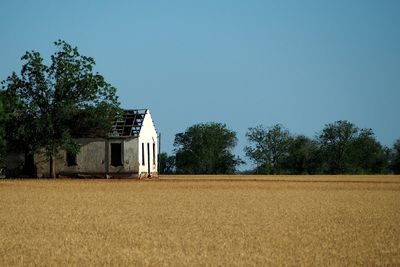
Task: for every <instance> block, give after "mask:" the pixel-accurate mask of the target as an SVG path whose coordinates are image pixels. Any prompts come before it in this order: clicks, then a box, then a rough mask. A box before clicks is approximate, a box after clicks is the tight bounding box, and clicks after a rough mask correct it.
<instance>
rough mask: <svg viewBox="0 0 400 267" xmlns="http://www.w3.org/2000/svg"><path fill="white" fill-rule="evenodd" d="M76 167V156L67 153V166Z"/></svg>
mask: <svg viewBox="0 0 400 267" xmlns="http://www.w3.org/2000/svg"><path fill="white" fill-rule="evenodd" d="M75 165H78V164H77V163H76V154H74V153H71V152H68V151H67V166H68V167H69V166H75Z"/></svg>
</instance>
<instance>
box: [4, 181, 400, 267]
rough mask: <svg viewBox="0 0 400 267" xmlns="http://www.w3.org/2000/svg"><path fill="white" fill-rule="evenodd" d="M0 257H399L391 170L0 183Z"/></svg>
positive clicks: (79, 261)
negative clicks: (385, 172)
mask: <svg viewBox="0 0 400 267" xmlns="http://www.w3.org/2000/svg"><path fill="white" fill-rule="evenodd" d="M0 196H1V204H0V236H1V237H2V238H1V239H0V265H2V266H9V265H13V266H15V265H73V266H76V265H105V264H107V265H140V266H143V265H145V266H148V265H152V266H154V265H177V266H182V265H235V266H237V265H269V266H270V265H399V264H400V229H399V227H398V226H399V225H400V210H399V207H400V176H399V175H397V176H396V175H356V176H332V175H329V176H320V175H319V176H253V175H249V176H243V175H242V176H237V175H231V176H229V175H228V176H206V175H205V176H187V175H186V176H177V175H174V176H161V177H160V178H159V179H151V180H128V179H118V180H114V179H108V180H107V179H1V180H0Z"/></svg>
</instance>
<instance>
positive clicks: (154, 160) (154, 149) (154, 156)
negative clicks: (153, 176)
mask: <svg viewBox="0 0 400 267" xmlns="http://www.w3.org/2000/svg"><path fill="white" fill-rule="evenodd" d="M153 164H154V165H155V164H156V143H153Z"/></svg>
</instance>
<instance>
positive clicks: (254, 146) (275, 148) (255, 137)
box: [244, 124, 291, 174]
mask: <svg viewBox="0 0 400 267" xmlns="http://www.w3.org/2000/svg"><path fill="white" fill-rule="evenodd" d="M246 137H247V139H248V141H249V142H250V145H249V146H246V147H245V149H244V150H245V153H246V156H247V157H248V158H250V159H251V160H252V161H253V162H254V163H255V164H256V166H257V167H256V171H257V173H267V174H277V173H280V172H281V171H282V170H281V164H282V163H283V160H284V159H285V158H286V156H287V153H288V147H289V144H290V142H291V137H290V134H289V131H288V130H287V129H285V128H283V126H282V125H280V124H276V125H274V126H272V127H269V128H265V127H264V126H262V125H258V126H256V127H255V128H249V130H248V131H247V133H246Z"/></svg>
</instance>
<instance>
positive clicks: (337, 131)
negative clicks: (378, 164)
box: [319, 121, 358, 174]
mask: <svg viewBox="0 0 400 267" xmlns="http://www.w3.org/2000/svg"><path fill="white" fill-rule="evenodd" d="M357 133H358V128H357V127H356V126H355V125H354V124H352V123H350V122H348V121H336V122H334V123H330V124H327V125H325V128H324V129H323V130H322V132H321V134H320V135H319V142H320V145H321V149H322V152H323V159H324V163H325V172H327V173H331V174H340V173H347V172H348V165H349V161H350V160H351V158H350V155H351V153H350V149H351V145H352V142H353V141H354V139H355V138H356V137H357Z"/></svg>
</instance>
